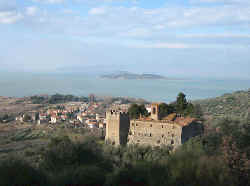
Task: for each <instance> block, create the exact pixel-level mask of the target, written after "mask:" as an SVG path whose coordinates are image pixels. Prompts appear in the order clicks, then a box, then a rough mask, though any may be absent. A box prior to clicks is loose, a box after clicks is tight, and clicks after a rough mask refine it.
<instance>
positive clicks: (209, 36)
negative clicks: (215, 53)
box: [179, 33, 250, 39]
mask: <svg viewBox="0 0 250 186" xmlns="http://www.w3.org/2000/svg"><path fill="white" fill-rule="evenodd" d="M179 37H182V38H246V39H247V38H250V34H241V33H238V34H234V33H222V34H182V35H181V36H179Z"/></svg>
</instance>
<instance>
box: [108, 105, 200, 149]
mask: <svg viewBox="0 0 250 186" xmlns="http://www.w3.org/2000/svg"><path fill="white" fill-rule="evenodd" d="M106 119H107V126H106V137H105V140H106V141H107V142H109V143H111V144H113V145H125V144H140V145H150V146H161V145H170V146H172V147H173V148H176V147H178V146H180V145H181V144H183V143H184V142H186V141H187V140H188V139H190V138H192V137H194V136H198V135H201V134H202V133H203V127H202V124H201V123H200V122H198V121H196V119H194V118H190V117H186V118H184V117H181V116H178V115H177V114H170V115H169V116H167V117H165V118H162V119H159V104H152V105H151V116H150V117H148V118H140V119H136V120H130V118H129V115H128V113H124V112H119V111H109V112H107V113H106Z"/></svg>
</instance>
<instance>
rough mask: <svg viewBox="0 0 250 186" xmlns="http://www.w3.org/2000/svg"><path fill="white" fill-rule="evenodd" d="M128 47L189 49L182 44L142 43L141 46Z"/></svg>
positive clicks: (186, 45)
mask: <svg viewBox="0 0 250 186" xmlns="http://www.w3.org/2000/svg"><path fill="white" fill-rule="evenodd" d="M130 47H135V48H155V49H157V48H158V49H160V48H169V49H170V48H172V49H185V48H191V46H189V45H188V44H184V43H143V44H135V45H131V46H130Z"/></svg>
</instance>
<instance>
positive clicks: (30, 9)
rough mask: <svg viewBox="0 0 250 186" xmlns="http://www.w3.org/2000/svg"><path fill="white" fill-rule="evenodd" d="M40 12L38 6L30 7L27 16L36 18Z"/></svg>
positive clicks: (27, 9)
mask: <svg viewBox="0 0 250 186" xmlns="http://www.w3.org/2000/svg"><path fill="white" fill-rule="evenodd" d="M37 11H38V8H37V7H36V6H29V7H26V12H25V13H26V15H28V16H34V15H36V13H37Z"/></svg>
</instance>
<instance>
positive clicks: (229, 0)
mask: <svg viewBox="0 0 250 186" xmlns="http://www.w3.org/2000/svg"><path fill="white" fill-rule="evenodd" d="M190 2H191V3H223V4H250V1H249V0H190Z"/></svg>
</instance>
